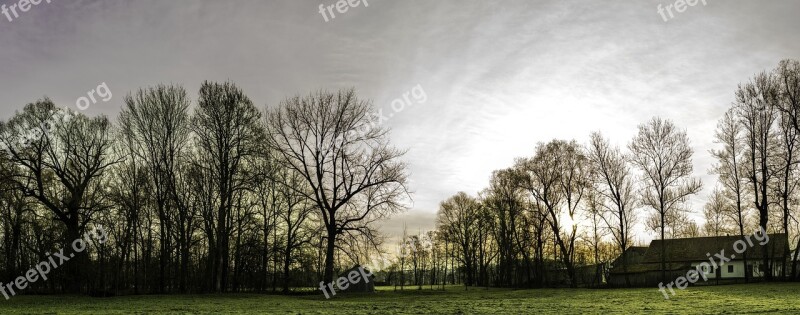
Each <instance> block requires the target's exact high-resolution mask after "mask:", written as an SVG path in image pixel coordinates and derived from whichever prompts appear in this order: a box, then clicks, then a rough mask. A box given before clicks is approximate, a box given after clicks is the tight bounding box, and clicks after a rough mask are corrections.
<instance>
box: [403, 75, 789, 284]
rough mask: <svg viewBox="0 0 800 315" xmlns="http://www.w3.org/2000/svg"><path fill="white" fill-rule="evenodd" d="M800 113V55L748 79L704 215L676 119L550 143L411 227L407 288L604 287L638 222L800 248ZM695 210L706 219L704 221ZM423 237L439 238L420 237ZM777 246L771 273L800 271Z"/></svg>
mask: <svg viewBox="0 0 800 315" xmlns="http://www.w3.org/2000/svg"><path fill="white" fill-rule="evenodd" d="M799 114H800V62H798V61H796V60H784V61H781V62H780V64H779V65H778V67H777V68H776V69H773V70H771V71H764V72H762V73H759V74H756V75H755V76H754V77H753V78H751V79H750V80H749V81H748V82H746V83H742V84H740V85H739V86H738V88H737V89H736V91H735V101H734V102H733V104H731V106H730V107H729V109H728V110H727V111H726V112H725V114H724V116H723V117H722V118H721V119H720V120H719V122H718V125H717V128H716V131H715V133H714V139H715V148H712V149H710V150H709V151H708V153H709V154H710V155H711V156H713V158H714V160H715V163H714V164H713V167H712V168H711V169H710V170H708V171H709V173H711V174H714V175H716V176H717V178H718V181H717V183H716V185H715V186H714V188H713V189H712V193H711V194H710V196H709V198H708V200H707V202H706V204H705V205H704V207H703V209H702V213H701V212H700V211H695V210H694V209H690V208H689V204H688V203H687V201H689V198H690V197H691V196H694V195H696V194H697V193H699V192H700V191H701V189H702V185H701V182H700V181H699V180H698V179H697V178H696V177H694V176H693V164H692V162H693V161H692V156H693V154H694V152H693V150H692V147H691V145H690V141H689V137H688V136H687V132H686V131H685V130H682V129H681V128H680V127H678V126H677V125H676V124H675V123H674V122H672V121H670V120H666V119H662V118H659V117H655V118H653V119H651V120H649V121H646V122H644V123H642V124H640V125H639V126H638V130H637V133H636V135H635V136H634V137H633V139H631V140H629V141H628V142H627V145H626V146H625V147H624V148H620V147H618V146H615V145H612V144H611V141H610V140H609V139H608V138H606V137H604V136H603V135H602V134H601V133H600V132H595V133H592V134H591V136H590V137H589V141H588V143H586V144H579V143H578V142H577V141H576V140H553V141H550V142H547V143H540V144H538V145H537V146H536V147H535V149H534V153H533V155H532V156H530V157H522V158H518V159H517V160H516V161H515V163H514V165H512V166H511V167H509V168H507V169H502V170H497V171H495V172H494V173H493V174H492V176H491V179H490V181H489V185H488V188H486V189H484V190H483V191H481V192H479V193H478V194H477V196H470V195H468V194H466V193H464V192H459V193H457V194H456V195H454V196H452V197H450V198H448V199H447V200H445V201H443V202H442V203H441V205H440V207H439V211H438V216H437V223H436V224H437V225H436V229H435V230H434V231H430V232H427V233H422V234H420V235H414V236H410V237H407V236H404V238H403V239H404V241H403V242H401V244H400V245H399V246H400V250H399V251H400V255H399V257H398V258H397V259H396V261H395V262H394V264H393V265H392V268H390V269H388V270H389V272H390V275H391V274H396V276H394V277H393V279H394V281H395V282H397V283H400V285H406V284H415V285H419V286H422V285H423V284H431V285H434V284H442V285H444V284H445V283H448V284H455V283H462V284H465V285H467V286H500V287H541V286H552V285H563V286H571V287H577V286H579V285H600V284H601V283H602V277H603V276H607V272H608V270H607V267H608V265H609V264H610V262H611V261H613V260H614V259H616V258H617V257H619V258H620V261H618V262H617V266H614V267H615V268H621V269H622V270H624V271H625V274H627V271H628V265H629V263H628V261H627V259H628V257H627V255H621V254H622V253H623V252H625V251H626V250H628V249H629V248H630V247H631V246H633V245H635V244H634V243H635V239H636V235H635V231H637V229H635V228H634V227H635V226H637V225H639V226H642V227H644V228H645V229H646V231H649V232H652V233H653V234H655V235H656V238H658V239H669V238H681V237H698V236H724V235H738V236H740V237H744V236H745V234H750V233H752V232H753V231H755V230H758V229H759V228H762V229H763V230H764V231H768V232H770V233H786V234H787V235H789V240H790V242H791V243H792V244H791V245H790V247H792V248H797V247H798V245H800V233H799V231H800V222H799V221H798V220H797V217H798V214H800V211H798V209H797V208H798V193H800V192H799V191H798V189H797V187H798V184H799V183H800V176H798V174H797V163H798V155H800V154H798V147H797V145H798V132H800V125H799V124H798V115H799ZM698 210H699V209H698ZM692 214H696V215H702V216H704V217H705V221H706V222H705V223H704V224H702V225H700V224H698V223H697V222H696V221H695V220H694V219H693V218H692ZM419 239H426V240H428V242H427V243H425V244H424V246H423V245H419V244H418V243H419ZM639 245H644V246H646V245H648V244H639ZM665 250H666V249H665V247H664V246H662V247H661V253H660V257H661V262H660V265H661V277H662V278H666V272H665V269H666V268H665V260H666V259H665V258H666V254H665ZM766 250H767V247H764V251H765V253H763V254H764V255H763V257H764V260H763V262H761V263H762V266H764V267H763V269H764V270H765V276H766V278H767V279H768V280H771V279H772V274H773V271H772V270H773V269H774V268H776V267H778V266H780V269H779V270H780V275H781V278H783V279H789V278H791V279H797V276H798V270H797V265H798V260H800V259H798V258H800V257H798V253H797V252H794V255H792V256H791V257H790V258H789V259H787V260H783V261H772V260H770V259H769V257H770V253H768V252H766ZM783 254H784V255H783V257H789V256H790V255H789V254H790V253H788V252H787V253H783ZM744 259H745V263H747V257H746V256H745V257H744ZM420 261H422V262H420ZM787 263H790V264H791V265H790V266H789V265H787ZM420 265H421V266H429V267H426V268H428V269H424V268H423V269H422V270H420V269H419V266H420ZM406 273H407V274H408V275H409V276H405V274H406ZM417 274H421V275H422V277H423V279H426V280H425V281H423V282H420V280H419V279H420V276H417ZM626 277H627V276H626ZM746 277H747V279H745V280H747V281H749V280H750V279H749V275H747V276H746ZM625 280H626V283H627V284H628V285H630V280H629V279H627V278H626V279H625ZM665 282H669V280H667V279H665Z"/></svg>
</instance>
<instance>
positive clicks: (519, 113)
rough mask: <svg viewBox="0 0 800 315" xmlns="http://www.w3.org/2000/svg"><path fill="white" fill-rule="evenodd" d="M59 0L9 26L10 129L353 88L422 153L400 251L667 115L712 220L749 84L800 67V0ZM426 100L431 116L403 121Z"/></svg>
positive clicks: (395, 136) (6, 96) (2, 114)
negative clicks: (142, 109) (551, 158)
mask: <svg viewBox="0 0 800 315" xmlns="http://www.w3.org/2000/svg"><path fill="white" fill-rule="evenodd" d="M46 1H47V0H43V1H41V3H40V4H38V5H34V6H32V7H30V8H28V10H27V12H21V11H18V12H17V13H18V16H14V15H13V14H12V13H9V14H10V16H11V18H12V19H11V20H10V21H9V19H8V18H7V17H6V16H5V15H0V92H1V93H0V119H3V120H5V119H8V118H9V117H11V115H13V113H14V112H15V111H17V110H20V109H21V108H22V107H23V106H24V105H25V104H26V103H29V102H32V101H35V100H37V99H40V98H42V97H44V96H48V97H50V98H51V99H53V100H54V101H55V102H56V104H57V105H60V106H69V107H71V108H72V109H77V105H76V101H77V100H78V99H80V98H81V97H84V96H89V95H88V94H89V93H91V91H92V90H93V89H97V86H98V85H100V84H102V83H105V84H106V85H107V86H108V88H109V90H110V91H111V92H112V95H113V97H112V98H111V99H110V100H109V101H107V102H104V101H102V100H101V99H98V102H97V103H95V104H91V105H90V106H89V108H88V109H86V110H85V111H84V113H86V114H88V115H100V114H103V115H107V116H109V117H112V118H113V119H116V116H117V114H118V113H119V111H120V109H121V108H122V106H123V101H122V100H123V97H124V95H126V94H128V93H129V92H131V91H134V90H136V89H138V88H141V87H147V86H152V85H156V84H159V83H175V84H181V85H183V86H184V87H185V88H186V89H187V91H189V94H190V95H191V96H192V97H193V99H196V98H197V91H198V90H199V87H200V84H201V83H202V82H203V81H204V80H211V81H226V80H231V81H233V82H235V83H236V84H237V85H238V86H239V87H241V88H242V89H243V90H244V91H245V93H246V94H247V95H248V96H249V97H250V99H251V100H252V101H253V102H254V103H255V104H257V105H258V106H259V107H262V108H266V107H273V106H276V105H277V104H278V103H279V102H280V101H281V100H282V99H284V98H286V97H290V96H294V95H297V94H307V93H309V92H311V91H315V90H319V89H328V90H336V89H340V88H348V87H354V88H355V89H356V91H357V93H358V95H359V96H360V97H361V98H364V99H370V100H372V101H373V104H374V106H375V107H376V109H378V110H381V109H382V110H384V111H385V112H388V113H391V117H390V118H389V119H388V120H387V121H386V122H385V124H386V126H387V127H389V128H391V130H392V132H391V134H390V140H391V142H392V143H393V144H394V145H395V146H397V147H399V148H404V149H407V150H408V153H407V154H406V155H405V157H404V159H405V161H406V162H407V163H408V165H409V172H410V174H411V175H410V188H411V190H412V193H413V194H412V197H413V206H412V207H411V208H410V209H408V211H406V212H405V213H403V214H402V215H398V216H395V217H393V218H392V219H390V220H389V221H387V222H385V223H383V225H382V230H383V231H384V233H385V234H387V235H388V236H390V237H396V236H397V235H399V234H401V233H402V230H403V227H404V226H406V227H407V229H408V230H409V233H416V232H419V231H423V232H424V231H427V230H431V229H433V228H434V227H435V213H436V211H437V209H438V207H439V203H440V202H441V201H442V200H445V199H447V198H448V197H450V196H452V195H454V194H455V193H457V192H459V191H465V192H467V193H469V194H473V195H474V194H477V193H478V192H479V191H480V190H482V189H483V188H485V187H486V186H487V185H488V181H489V178H490V176H491V173H492V171H493V170H497V169H502V168H506V167H509V166H511V165H512V164H513V161H514V158H517V157H523V156H531V155H532V154H533V152H534V148H535V146H536V144H537V143H540V142H547V141H550V140H552V139H575V140H577V141H578V142H579V143H587V142H588V140H589V135H590V133H591V132H593V131H601V132H602V133H603V134H604V135H605V136H606V137H608V138H610V139H611V141H612V143H613V144H615V145H619V146H621V147H623V148H624V147H625V146H626V145H627V143H628V142H629V141H630V139H631V138H633V136H634V135H635V133H636V126H637V125H638V124H641V123H643V122H645V121H647V120H649V119H650V118H652V117H653V116H660V117H662V118H666V119H669V120H672V121H673V122H675V123H676V124H677V125H678V126H679V127H680V128H682V129H685V130H686V132H687V133H688V135H689V138H690V139H691V145H692V147H693V149H694V151H695V153H694V159H693V161H694V175H695V176H696V177H698V178H700V179H701V180H702V181H703V184H704V190H703V192H702V193H700V194H698V195H697V196H695V197H693V198H692V200H691V201H690V204H691V206H692V209H693V210H694V211H695V212H696V213H698V214H697V215H696V216H699V213H701V211H702V210H701V207H702V205H703V204H704V202H705V199H706V196H707V195H708V192H709V191H711V189H712V188H713V186H714V185H715V181H716V178H715V176H713V175H710V174H709V172H708V170H709V168H710V167H711V165H712V163H713V160H712V158H711V156H710V154H709V153H708V151H709V149H712V148H714V143H713V131H714V128H715V126H716V123H717V121H718V119H719V118H721V117H722V114H723V113H724V111H725V110H726V109H727V108H728V107H729V106H730V104H731V102H732V101H733V98H734V92H735V90H736V87H737V85H738V84H739V83H742V82H746V81H747V80H748V79H749V78H750V77H752V76H753V75H754V74H756V73H758V72H761V71H764V70H769V69H773V68H774V67H776V66H777V64H778V62H779V61H780V60H782V59H786V58H792V59H800V32H798V30H800V19H798V18H797V13H798V12H800V2H798V1H789V0H784V1H731V0H725V1H721V0H706V1H705V4H704V2H703V1H702V0H701V1H700V2H697V4H696V5H695V6H690V7H687V8H686V10H685V11H684V12H677V11H675V7H674V6H675V2H674V1H668V0H663V1H655V0H654V1H649V0H648V1H641V0H621V1H532V0H527V1H496V0H489V1H470V2H467V1H459V0H451V1H444V0H442V1H422V0H420V1H396V0H368V1H367V2H366V3H364V2H363V1H360V2H354V3H355V4H356V5H355V6H353V7H348V8H347V11H346V12H345V13H339V12H338V11H337V9H336V7H332V12H333V14H334V15H335V16H331V14H330V13H331V11H326V13H325V16H323V14H322V13H320V6H321V5H322V6H330V5H336V1H334V0H315V1H305V0H293V1H256V0H253V1H244V0H232V1H200V0H174V1H155V0H124V1H123V0H107V1H81V0H78V1H69V0H52V1H51V2H50V3H48V2H46ZM690 2H691V1H690ZM0 4H4V5H5V6H6V7H10V6H11V5H14V4H16V5H18V3H17V2H16V1H12V0H0ZM659 6H661V7H662V8H666V7H667V6H670V8H671V10H670V11H671V12H672V14H673V15H672V17H670V16H669V14H668V13H666V11H662V12H664V14H663V15H662V14H659V12H658V8H659ZM343 8H344V7H343ZM665 17H666V19H665ZM326 19H327V21H326ZM415 87H417V88H418V89H421V90H423V91H424V94H425V96H426V97H425V98H424V102H422V101H420V99H415V98H410V102H407V103H408V105H407V106H404V107H403V108H402V110H394V109H393V108H392V106H391V104H392V102H393V101H395V100H397V99H400V100H403V96H404V94H406V93H408V92H409V91H411V90H412V89H413V88H415ZM642 211H644V212H645V213H646V211H648V210H642ZM642 230H643V229H642ZM650 238H651V236H650V235H647V234H646V233H645V232H643V231H642V232H641V233H640V235H639V236H638V237H637V241H638V242H640V243H642V242H647V241H649V239H650Z"/></svg>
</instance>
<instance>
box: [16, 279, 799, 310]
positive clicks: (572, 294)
mask: <svg viewBox="0 0 800 315" xmlns="http://www.w3.org/2000/svg"><path fill="white" fill-rule="evenodd" d="M153 313H168V314H218V313H225V314H508V315H510V314H748V313H761V314H765V313H766V314H775V313H777V314H800V284H796V283H776V284H751V285H727V286H709V287H697V288H690V289H687V290H685V291H682V292H679V293H678V295H677V296H675V297H674V298H673V299H671V300H669V301H667V300H664V298H663V296H662V295H661V293H659V292H658V291H657V290H656V289H655V288H652V289H618V290H591V289H577V290H570V289H537V290H506V289H490V290H488V291H487V290H484V289H474V288H471V289H470V290H469V291H464V289H463V287H449V288H448V289H447V290H446V291H431V290H429V289H424V290H422V291H417V290H410V289H407V290H406V291H403V292H394V291H392V290H391V288H380V290H379V292H378V293H377V294H374V295H368V296H348V297H336V298H333V299H331V300H325V298H324V297H322V295H321V294H320V295H319V296H316V295H315V296H289V297H287V296H272V295H256V294H228V295H196V296H126V297H115V298H90V297H70V296H18V297H14V298H13V299H11V300H9V301H0V314H153Z"/></svg>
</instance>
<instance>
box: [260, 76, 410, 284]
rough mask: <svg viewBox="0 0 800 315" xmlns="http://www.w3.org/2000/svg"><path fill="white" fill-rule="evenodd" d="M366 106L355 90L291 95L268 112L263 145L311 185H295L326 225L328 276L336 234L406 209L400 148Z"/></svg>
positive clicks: (329, 276)
mask: <svg viewBox="0 0 800 315" xmlns="http://www.w3.org/2000/svg"><path fill="white" fill-rule="evenodd" d="M371 111H372V106H371V105H370V103H369V102H366V101H362V100H359V99H358V98H357V97H356V93H355V91H354V90H352V89H351V90H343V91H339V92H338V93H330V92H326V91H320V92H317V93H314V94H311V95H308V96H306V97H300V96H296V97H292V98H289V99H287V100H284V101H283V102H281V104H280V106H279V108H278V109H277V110H275V111H273V112H271V113H270V117H269V120H268V121H269V124H270V128H269V130H270V133H269V137H268V141H269V144H270V146H271V147H272V148H274V149H275V151H276V152H277V153H278V154H279V155H280V157H281V159H279V160H280V161H281V163H282V165H283V167H286V168H288V169H291V170H293V171H295V172H297V173H298V174H300V175H301V176H302V177H303V179H304V180H305V182H306V186H308V187H310V190H308V191H306V190H298V193H300V194H302V195H303V196H305V197H306V198H308V199H309V200H311V201H312V202H313V203H314V204H315V205H316V207H317V209H318V210H319V211H320V216H321V217H322V220H323V221H324V223H325V228H326V237H327V244H326V247H325V273H324V277H323V281H325V282H326V283H329V282H331V281H333V276H334V251H335V248H336V240H337V237H338V236H339V235H341V234H342V233H359V234H364V235H370V234H372V233H373V232H374V231H372V229H371V228H370V223H372V222H375V221H376V220H379V219H382V218H385V217H387V216H388V215H390V214H392V213H395V212H397V211H400V210H402V209H403V208H404V206H403V204H402V202H403V200H404V198H405V197H407V196H408V191H407V189H406V179H407V174H406V165H405V163H403V162H402V161H400V159H401V157H402V156H403V154H404V152H403V151H399V150H397V149H395V148H393V147H391V146H390V145H389V143H388V139H387V132H388V130H387V129H385V128H382V127H381V126H377V125H374V124H376V122H374V121H373V120H372V118H373V117H372V116H373V115H372V112H371Z"/></svg>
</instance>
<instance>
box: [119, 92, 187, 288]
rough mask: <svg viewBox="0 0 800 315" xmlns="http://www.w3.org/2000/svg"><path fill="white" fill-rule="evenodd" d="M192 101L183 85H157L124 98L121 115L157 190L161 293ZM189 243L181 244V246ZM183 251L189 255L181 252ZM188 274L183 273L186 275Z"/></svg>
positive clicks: (170, 247)
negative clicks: (177, 181) (176, 183)
mask: <svg viewBox="0 0 800 315" xmlns="http://www.w3.org/2000/svg"><path fill="white" fill-rule="evenodd" d="M189 103H190V101H189V99H188V97H187V96H186V91H185V90H184V89H183V88H182V87H180V86H168V85H158V86H155V87H150V88H146V89H139V90H138V91H136V92H135V93H132V94H129V95H127V96H126V97H125V108H124V109H123V111H122V113H121V114H120V118H119V119H120V124H121V126H122V129H123V130H128V132H129V135H130V136H131V137H132V138H133V139H132V141H131V142H130V143H131V145H134V146H135V148H131V151H132V153H133V154H136V155H138V157H139V158H140V159H142V160H143V161H145V163H146V165H147V168H148V170H149V178H150V180H151V185H152V187H153V190H154V196H153V197H154V198H155V205H156V210H157V213H158V221H159V236H160V241H159V245H160V257H159V291H162V292H163V291H164V290H165V289H166V287H167V283H166V281H167V280H168V279H170V278H171V277H168V275H167V273H168V272H169V268H170V262H171V261H172V255H171V253H172V247H173V244H172V237H171V236H172V235H171V233H172V232H173V231H174V228H175V225H176V224H180V225H183V224H184V223H185V220H183V221H182V222H175V220H174V218H173V214H172V211H173V210H174V209H175V207H174V205H175V203H174V202H173V200H174V197H175V194H174V190H175V176H176V170H177V168H178V161H179V159H180V157H181V154H182V153H183V151H184V150H185V148H186V144H187V142H188V139H189V115H188V109H189ZM187 245H188V243H186V242H180V244H178V246H179V247H181V248H183V247H186V246H187ZM181 251H182V252H187V251H184V250H181ZM187 272H188V271H187V270H184V271H182V272H181V273H182V274H183V275H184V276H185V275H186V273H187Z"/></svg>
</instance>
